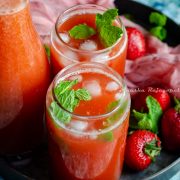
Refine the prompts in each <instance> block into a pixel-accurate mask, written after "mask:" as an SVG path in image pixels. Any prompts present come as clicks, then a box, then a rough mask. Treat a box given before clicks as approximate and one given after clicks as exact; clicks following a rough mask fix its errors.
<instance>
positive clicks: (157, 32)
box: [150, 26, 167, 41]
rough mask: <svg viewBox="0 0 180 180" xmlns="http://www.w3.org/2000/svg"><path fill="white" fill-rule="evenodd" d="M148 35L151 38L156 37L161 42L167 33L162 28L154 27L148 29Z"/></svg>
mask: <svg viewBox="0 0 180 180" xmlns="http://www.w3.org/2000/svg"><path fill="white" fill-rule="evenodd" d="M150 33H151V34H152V35H153V36H156V37H157V38H158V39H160V40H161V41H162V40H164V39H165V38H166V36H167V31H166V29H165V28H164V27H162V26H156V27H153V28H151V29H150Z"/></svg>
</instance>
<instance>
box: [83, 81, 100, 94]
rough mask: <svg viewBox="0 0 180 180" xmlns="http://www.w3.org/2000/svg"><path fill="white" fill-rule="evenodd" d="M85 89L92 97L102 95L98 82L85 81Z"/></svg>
mask: <svg viewBox="0 0 180 180" xmlns="http://www.w3.org/2000/svg"><path fill="white" fill-rule="evenodd" d="M83 87H84V88H85V89H87V90H88V91H89V93H90V94H91V96H92V97H97V96H100V95H101V91H102V90H101V86H100V84H99V83H98V81H96V80H90V81H84V82H83Z"/></svg>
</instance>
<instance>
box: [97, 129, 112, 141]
mask: <svg viewBox="0 0 180 180" xmlns="http://www.w3.org/2000/svg"><path fill="white" fill-rule="evenodd" d="M99 138H100V139H102V140H103V141H108V142H112V141H113V139H114V135H113V132H112V131H109V132H107V133H105V134H102V135H100V137H99Z"/></svg>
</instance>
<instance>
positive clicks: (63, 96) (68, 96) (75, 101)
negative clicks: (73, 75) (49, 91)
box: [49, 79, 91, 124]
mask: <svg viewBox="0 0 180 180" xmlns="http://www.w3.org/2000/svg"><path fill="white" fill-rule="evenodd" d="M77 83H78V80H77V79H76V80H73V81H61V82H60V83H59V84H58V85H57V86H56V87H55V88H54V94H55V96H56V99H57V102H56V101H53V102H52V103H51V105H50V107H49V112H50V114H51V116H52V117H53V118H55V119H57V120H59V121H60V122H62V123H64V124H67V123H69V122H70V121H71V114H70V113H68V112H67V111H69V112H74V110H75V108H76V107H77V106H78V105H79V102H80V101H81V100H84V101H88V100H91V96H90V94H89V92H88V91H87V90H86V89H84V88H82V89H78V90H74V89H72V87H73V86H74V85H76V84H77ZM58 103H59V104H60V105H61V106H62V107H63V108H64V109H65V110H67V111H65V110H63V109H62V108H61V107H60V106H59V105H58Z"/></svg>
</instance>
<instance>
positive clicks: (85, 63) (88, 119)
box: [52, 62, 131, 135]
mask: <svg viewBox="0 0 180 180" xmlns="http://www.w3.org/2000/svg"><path fill="white" fill-rule="evenodd" d="M83 64H84V65H89V66H94V65H96V66H94V68H97V67H100V66H101V67H105V68H107V69H108V70H110V71H111V72H112V73H113V75H114V76H116V77H117V78H118V80H120V83H121V84H120V85H121V86H122V91H123V96H121V98H124V99H125V98H127V100H128V104H127V106H126V108H125V111H124V113H123V115H122V116H121V117H120V119H119V120H118V121H117V122H116V123H115V124H112V125H111V126H109V127H107V128H105V129H101V130H100V131H97V132H83V131H78V130H76V129H72V128H69V127H66V125H64V124H63V123H61V122H59V121H58V120H57V119H56V118H54V117H52V119H53V121H54V122H55V123H56V124H57V125H58V127H61V128H63V129H65V130H67V131H69V132H71V133H76V134H80V135H92V134H93V135H100V134H104V133H107V132H109V131H111V130H113V129H115V128H116V127H118V126H119V125H120V124H121V123H122V122H124V120H125V118H126V117H127V115H128V112H129V108H130V101H131V100H130V95H129V93H128V90H127V87H126V85H125V82H124V80H123V79H122V77H121V76H120V75H119V74H118V73H117V72H116V71H114V70H113V69H112V68H110V67H108V66H105V65H103V64H102V63H97V62H80V63H74V64H72V65H69V66H67V67H65V68H64V69H63V70H61V71H60V72H59V73H58V74H57V75H56V77H55V79H54V80H53V82H52V96H53V100H55V102H56V103H57V104H58V106H59V107H60V108H61V109H62V110H63V111H65V112H66V113H68V114H70V115H71V117H72V118H75V119H77V120H80V121H83V120H84V121H86V122H88V121H92V120H96V121H97V120H98V119H103V118H108V117H110V116H111V115H113V114H115V113H116V112H117V111H118V110H119V109H120V108H121V107H122V106H123V103H124V101H120V103H119V104H118V105H117V106H116V107H115V108H114V109H113V110H111V111H110V112H107V113H105V114H101V115H93V116H87V115H86V116H85V115H79V114H75V113H73V112H70V111H68V110H66V109H65V108H63V107H62V106H61V105H60V103H58V100H57V98H56V96H55V94H54V87H55V86H56V85H57V83H58V82H59V80H60V79H65V78H66V77H67V76H68V74H67V75H65V77H61V78H60V76H61V75H62V74H63V73H65V71H67V70H68V69H70V68H73V67H75V66H78V65H83ZM86 69H87V68H86ZM72 73H73V72H72ZM70 74H71V73H70Z"/></svg>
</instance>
